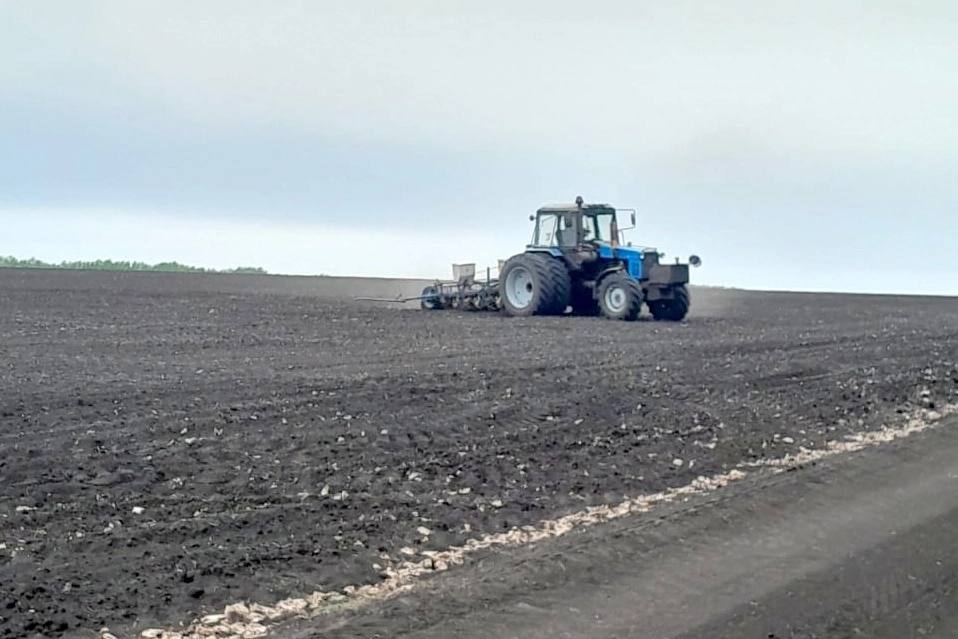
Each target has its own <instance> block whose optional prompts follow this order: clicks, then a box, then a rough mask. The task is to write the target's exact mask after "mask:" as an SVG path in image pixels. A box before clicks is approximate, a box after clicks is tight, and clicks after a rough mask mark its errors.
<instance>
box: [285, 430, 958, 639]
mask: <svg viewBox="0 0 958 639" xmlns="http://www.w3.org/2000/svg"><path fill="white" fill-rule="evenodd" d="M956 488H958V419H951V420H948V421H947V422H945V423H943V424H941V425H940V426H939V428H938V429H937V430H935V431H934V432H931V433H926V434H922V435H919V436H915V437H913V438H911V439H909V440H908V441H902V442H896V443H894V444H890V445H886V446H882V447H880V448H876V449H872V450H869V451H867V452H862V453H857V454H854V455H851V456H848V457H840V458H833V459H829V460H826V461H824V462H822V463H819V464H816V465H814V466H808V467H805V468H801V469H798V470H796V471H794V472H789V473H785V474H782V475H777V476H774V477H769V476H768V475H763V476H759V477H756V478H755V479H754V480H751V481H746V482H743V483H741V484H738V485H733V486H731V487H729V488H726V489H724V490H723V491H722V493H721V494H713V495H710V496H708V497H705V498H698V499H695V500H693V501H692V502H691V503H683V504H680V505H678V506H674V507H672V508H669V509H663V510H661V511H656V512H655V513H654V514H648V515H640V516H636V517H630V518H629V519H627V520H624V521H617V522H615V523H612V524H603V525H601V526H598V527H595V528H593V529H590V530H587V531H584V532H582V533H581V534H575V535H571V536H570V537H569V538H563V539H562V540H559V541H554V542H549V543H546V544H540V545H537V546H536V547H534V548H523V549H520V550H513V551H509V552H503V553H496V554H494V555H492V554H490V555H489V556H486V557H484V558H483V559H482V560H481V561H479V562H476V563H474V564H473V565H471V566H470V567H468V568H466V569H462V570H458V571H455V572H452V573H448V574H445V575H443V576H442V577H438V578H436V579H434V580H432V581H431V582H429V584H428V585H426V586H424V587H423V588H421V589H419V590H418V591H417V592H416V593H415V594H414V595H411V596H407V597H403V598H401V599H398V600H395V601H391V602H389V603H388V604H387V605H381V606H373V607H369V608H367V609H364V610H363V611H362V614H357V615H353V616H352V617H348V618H343V617H340V616H331V617H326V618H322V619H320V620H316V621H312V622H308V623H300V624H298V625H297V626H293V627H289V628H287V629H285V630H284V631H283V632H281V633H279V634H278V636H283V637H287V638H288V639H299V638H304V637H324V638H330V639H332V638H336V639H346V638H347V637H349V638H352V637H408V638H410V639H412V638H416V639H427V638H428V639H445V638H448V637H458V638H460V639H485V638H486V637H500V638H503V639H506V638H516V639H518V638H523V639H581V638H589V639H613V638H614V639H625V638H636V639H646V638H650V639H671V638H676V639H678V638H682V639H721V638H729V639H741V638H749V637H756V638H759V637H761V638H772V639H776V638H777V639H782V638H786V637H789V638H799V637H802V638H812V637H873V638H888V639H902V638H904V637H940V638H942V639H946V638H950V637H954V636H956V634H955V633H956V631H958V543H956V541H955V529H956V526H958V490H956Z"/></svg>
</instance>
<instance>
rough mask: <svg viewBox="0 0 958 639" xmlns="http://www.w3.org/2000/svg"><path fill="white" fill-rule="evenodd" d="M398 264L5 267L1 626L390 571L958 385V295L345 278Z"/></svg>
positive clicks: (783, 449)
mask: <svg viewBox="0 0 958 639" xmlns="http://www.w3.org/2000/svg"><path fill="white" fill-rule="evenodd" d="M395 285H396V284H395V283H390V282H383V281H381V280H380V281H376V282H373V283H371V284H370V286H371V287H372V288H371V289H370V290H360V289H361V287H362V286H363V284H362V283H361V282H359V283H357V282H352V283H350V284H349V285H344V284H343V283H342V282H340V281H338V280H331V279H329V278H316V279H308V278H293V279H290V278H269V277H252V278H244V277H241V276H235V277H234V276H205V275H204V276H201V275H157V274H122V275H121V274H108V273H86V274H78V273H62V272H22V271H0V308H2V309H3V312H2V315H0V389H2V394H0V495H2V496H0V637H29V636H63V635H66V636H86V635H85V634H84V633H89V632H91V631H94V630H96V629H98V628H100V627H102V626H109V627H110V628H111V629H113V630H114V631H115V632H118V633H120V634H127V633H133V632H135V631H138V630H139V629H142V628H146V627H153V626H162V627H177V625H178V624H181V623H187V622H189V621H190V620H191V619H193V618H195V617H196V616H197V615H200V614H205V613H207V612H218V611H221V610H222V608H223V606H224V605H225V604H228V603H231V602H235V601H239V600H250V601H259V602H264V603H269V602H271V601H276V600H278V599H281V598H283V597H287V596H289V595H293V594H297V593H307V592H311V591H313V590H320V589H341V588H343V587H345V586H348V585H354V584H357V585H359V584H367V583H376V582H377V581H378V580H380V579H382V575H383V571H384V569H386V568H388V567H389V566H391V565H394V564H395V563H396V562H398V561H401V560H402V559H403V558H404V557H406V555H404V554H403V553H402V552H401V549H403V548H405V549H407V550H411V551H413V553H414V554H415V555H419V554H420V553H421V552H422V551H424V550H429V549H433V550H435V549H443V548H446V547H448V546H451V545H455V544H460V543H463V542H464V541H465V540H467V539H469V538H471V537H475V536H476V535H479V534H483V533H490V532H498V531H504V530H509V529H511V528H513V527H516V526H523V525H526V524H531V523H535V522H538V521H540V520H542V519H547V518H551V517H556V516H559V515H562V514H565V513H568V512H572V511H577V510H580V509H582V508H583V507H585V506H589V505H594V504H602V503H612V502H616V501H618V500H621V499H622V498H623V497H624V496H630V495H635V494H642V493H648V492H652V491H656V490H662V489H664V488H668V487H670V486H679V485H683V484H687V483H688V482H689V481H691V480H693V479H694V478H695V477H697V476H698V475H708V474H714V473H719V472H723V471H725V470H728V469H730V468H734V467H735V466H736V465H738V464H740V463H742V462H747V461H749V460H756V459H762V458H768V457H779V456H781V455H782V454H785V453H787V452H789V451H795V450H798V449H799V447H803V446H804V447H807V448H816V447H820V446H823V445H825V443H826V442H827V441H830V440H841V439H842V438H843V437H844V436H845V435H847V434H849V433H853V432H857V431H862V430H869V429H875V428H880V427H881V426H883V425H886V424H888V423H889V422H892V421H895V420H896V419H900V416H901V415H902V414H904V413H907V412H910V411H912V410H914V409H916V408H920V407H923V406H925V407H927V406H933V405H935V404H941V403H945V402H949V401H954V398H955V397H956V396H958V395H956V394H958V302H956V301H955V300H952V299H932V298H924V299H923V298H903V297H856V296H842V295H810V294H785V293H776V294H771V293H744V292H735V291H708V290H704V291H703V290H696V291H693V298H694V299H693V312H692V315H691V316H690V320H689V321H688V322H687V323H683V324H677V325H670V324H661V323H656V322H652V321H644V322H639V323H636V324H624V323H615V322H608V321H602V320H596V319H591V318H532V319H515V320H513V319H507V318H504V317H500V316H497V315H469V314H458V313H436V314H428V313H422V312H419V311H416V310H409V309H384V308H378V307H375V306H373V305H358V304H355V303H350V302H348V301H344V300H343V299H342V297H343V295H344V293H346V292H353V291H356V292H365V293H371V294H374V295H380V294H388V293H389V292H390V291H389V290H388V289H391V288H392V287H393V286H395ZM324 287H325V288H324ZM384 289H387V290H384ZM396 292H399V291H398V290H397V291H396ZM422 530H427V531H428V533H423V532H422ZM609 562H610V564H611V563H613V558H610V559H609Z"/></svg>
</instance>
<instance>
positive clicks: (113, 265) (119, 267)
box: [0, 255, 267, 275]
mask: <svg viewBox="0 0 958 639" xmlns="http://www.w3.org/2000/svg"><path fill="white" fill-rule="evenodd" d="M0 268H62V269H75V270H91V271H150V272H161V273H250V274H257V275H266V274H267V273H266V271H265V270H264V269H262V268H259V267H258V266H238V267H236V268H228V269H220V270H217V269H211V268H203V267H200V266H190V265H188V264H180V263H179V262H160V263H159V264H147V263H146V262H128V261H123V260H119V261H117V260H94V261H92V262H82V261H80V262H67V261H63V262H60V263H59V264H51V263H49V262H44V261H43V260H38V259H36V258H33V257H31V258H29V259H26V260H21V259H17V258H15V257H13V256H12V255H0Z"/></svg>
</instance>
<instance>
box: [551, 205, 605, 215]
mask: <svg viewBox="0 0 958 639" xmlns="http://www.w3.org/2000/svg"><path fill="white" fill-rule="evenodd" d="M578 210H579V207H578V206H576V205H575V204H547V205H546V206H543V207H540V208H539V210H538V211H536V213H575V212H576V211H578ZM582 211H583V212H585V213H593V214H594V213H605V212H609V213H612V212H614V211H615V207H614V206H611V205H609V204H583V205H582Z"/></svg>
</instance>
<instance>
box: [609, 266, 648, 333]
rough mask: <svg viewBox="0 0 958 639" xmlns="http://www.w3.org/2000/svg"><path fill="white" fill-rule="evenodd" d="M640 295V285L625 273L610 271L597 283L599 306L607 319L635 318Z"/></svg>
mask: <svg viewBox="0 0 958 639" xmlns="http://www.w3.org/2000/svg"><path fill="white" fill-rule="evenodd" d="M642 297H643V295H642V287H641V286H639V283H638V282H636V281H635V280H634V279H632V278H631V277H629V276H628V275H627V274H626V273H622V272H618V273H612V274H611V275H608V276H606V277H605V278H604V279H603V280H602V281H601V282H600V283H599V308H600V309H601V310H602V314H603V315H605V316H606V317H608V318H609V319H615V320H624V321H626V322H633V321H635V320H637V319H638V318H639V313H640V312H641V311H642Z"/></svg>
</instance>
